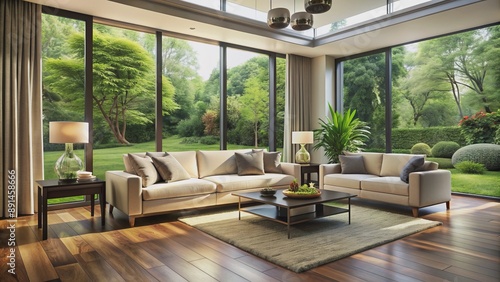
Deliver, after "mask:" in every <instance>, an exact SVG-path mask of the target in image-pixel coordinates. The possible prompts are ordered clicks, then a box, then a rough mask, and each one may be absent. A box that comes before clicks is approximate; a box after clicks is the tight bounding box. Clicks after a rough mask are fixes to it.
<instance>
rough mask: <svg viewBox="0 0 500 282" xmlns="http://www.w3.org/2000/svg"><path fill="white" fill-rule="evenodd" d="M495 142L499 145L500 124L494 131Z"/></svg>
mask: <svg viewBox="0 0 500 282" xmlns="http://www.w3.org/2000/svg"><path fill="white" fill-rule="evenodd" d="M495 144H497V145H500V126H499V127H498V128H497V132H496V133H495Z"/></svg>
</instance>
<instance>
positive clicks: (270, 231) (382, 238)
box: [179, 205, 441, 272]
mask: <svg viewBox="0 0 500 282" xmlns="http://www.w3.org/2000/svg"><path fill="white" fill-rule="evenodd" d="M241 216H242V218H241V220H238V211H230V212H224V213H217V214H210V215H201V216H195V217H185V218H180V219H179V220H180V221H182V222H184V223H186V224H188V225H190V226H193V227H195V228H197V229H199V230H201V231H203V232H205V233H208V234H210V235H212V236H214V237H216V238H218V239H220V240H222V241H225V242H227V243H229V244H232V245H234V246H236V247H238V248H240V249H242V250H245V251H247V252H249V253H252V254H254V255H256V256H258V257H261V258H263V259H265V260H267V261H270V262H272V263H275V264H278V265H281V266H283V267H285V268H287V269H290V270H292V271H294V272H303V271H306V270H309V269H311V268H313V267H317V266H320V265H322V264H326V263H329V262H332V261H335V260H338V259H341V258H343V257H347V256H350V255H352V254H355V253H358V252H362V251H364V250H367V249H370V248H373V247H376V246H379V245H382V244H385V243H388V242H391V241H394V240H397V239H400V238H403V237H405V236H408V235H410V234H414V233H417V232H419V231H422V230H425V229H428V228H431V227H434V226H437V225H440V224H441V223H440V222H437V221H430V220H426V219H422V218H414V217H411V216H406V215H401V214H395V213H390V212H386V211H381V210H376V209H370V208H366V207H361V206H355V205H352V212H351V224H350V225H349V224H348V221H347V219H348V218H347V213H344V214H339V215H334V216H329V217H325V218H321V219H316V220H313V221H309V222H304V223H300V224H297V225H292V226H291V227H290V228H291V229H290V231H291V236H292V238H291V239H287V227H286V225H284V224H281V223H278V222H274V221H271V220H268V219H264V218H262V217H258V216H255V215H252V214H248V213H244V212H242V213H241Z"/></svg>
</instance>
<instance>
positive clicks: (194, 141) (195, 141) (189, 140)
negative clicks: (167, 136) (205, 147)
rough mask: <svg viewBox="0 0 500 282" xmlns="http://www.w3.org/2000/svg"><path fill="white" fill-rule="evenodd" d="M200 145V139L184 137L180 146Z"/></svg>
mask: <svg viewBox="0 0 500 282" xmlns="http://www.w3.org/2000/svg"><path fill="white" fill-rule="evenodd" d="M198 143H200V137H185V138H182V141H181V142H180V144H198Z"/></svg>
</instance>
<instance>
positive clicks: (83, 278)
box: [56, 259, 92, 282]
mask: <svg viewBox="0 0 500 282" xmlns="http://www.w3.org/2000/svg"><path fill="white" fill-rule="evenodd" d="M75 261H76V259H75ZM56 271H57V274H58V275H59V279H61V281H72V282H90V281H92V279H90V277H89V276H88V275H87V273H85V271H84V270H83V268H82V267H81V266H80V264H78V263H72V264H67V265H62V266H58V267H56Z"/></svg>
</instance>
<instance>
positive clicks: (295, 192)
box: [283, 179, 321, 199]
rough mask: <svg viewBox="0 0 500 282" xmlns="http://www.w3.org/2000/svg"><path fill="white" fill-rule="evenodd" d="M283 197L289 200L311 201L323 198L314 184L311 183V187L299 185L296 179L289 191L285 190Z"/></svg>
mask: <svg viewBox="0 0 500 282" xmlns="http://www.w3.org/2000/svg"><path fill="white" fill-rule="evenodd" d="M283 195H285V196H286V197H289V198H296V199H310V198H316V197H319V196H321V190H319V189H316V187H314V183H313V182H311V183H309V186H308V185H307V184H302V185H299V183H297V180H296V179H295V180H293V182H292V183H290V185H289V186H288V189H285V190H283Z"/></svg>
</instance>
